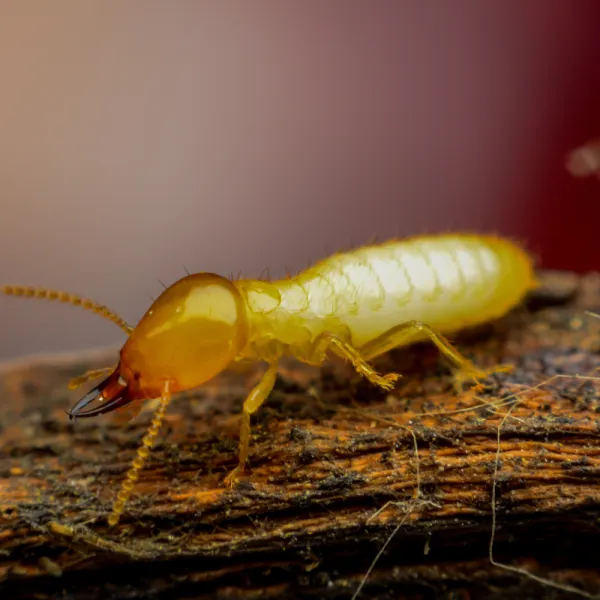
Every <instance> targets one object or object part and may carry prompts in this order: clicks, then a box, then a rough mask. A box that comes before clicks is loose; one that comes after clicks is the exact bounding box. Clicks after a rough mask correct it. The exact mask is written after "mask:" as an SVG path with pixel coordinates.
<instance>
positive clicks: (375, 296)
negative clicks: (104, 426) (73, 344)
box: [2, 234, 537, 526]
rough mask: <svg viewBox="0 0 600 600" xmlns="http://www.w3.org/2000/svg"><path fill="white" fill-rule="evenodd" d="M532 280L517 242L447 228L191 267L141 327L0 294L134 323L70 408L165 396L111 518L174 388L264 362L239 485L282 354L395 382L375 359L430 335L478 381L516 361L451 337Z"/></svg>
mask: <svg viewBox="0 0 600 600" xmlns="http://www.w3.org/2000/svg"><path fill="white" fill-rule="evenodd" d="M536 286H537V281H536V278H535V274H534V267H533V261H532V259H531V257H530V256H529V255H528V253H527V252H526V251H525V250H524V249H522V248H521V247H520V246H518V245H516V244H515V243H513V242H511V241H509V240H507V239H504V238H501V237H496V236H491V235H475V234H443V235H428V236H417V237H412V238H408V239H404V240H392V241H388V242H385V243H381V244H375V245H368V246H363V247H361V248H358V249H355V250H353V251H350V252H346V253H337V254H334V255H332V256H330V257H329V258H327V259H324V260H322V261H320V262H318V263H316V264H315V265H313V266H312V267H309V268H308V269H306V270H304V271H302V272H300V273H299V274H297V275H295V276H290V277H288V278H286V279H282V280H278V281H262V280H252V279H242V280H237V281H232V280H230V279H227V278H225V277H221V276H220V275H216V274H214V273H205V272H201V273H196V274H190V275H187V276H186V277H183V278H182V279H180V280H179V281H176V282H175V283H174V284H172V285H171V286H170V287H168V288H166V289H165V290H164V292H163V293H162V294H161V295H160V296H159V297H158V298H157V299H156V300H155V301H154V303H153V304H152V305H151V306H150V308H149V309H148V311H147V312H146V314H145V315H144V316H143V317H142V319H141V320H140V321H139V323H138V324H137V326H135V328H133V327H131V326H129V325H128V324H127V323H126V322H125V321H124V320H123V319H121V318H120V317H119V316H118V315H117V314H116V313H115V312H113V311H111V310H110V309H108V308H107V307H105V306H103V305H100V304H97V303H95V302H93V301H91V300H87V299H84V298H82V297H80V296H76V295H73V294H69V293H66V292H58V291H54V290H47V289H42V288H31V287H23V286H8V285H7V286H3V287H2V292H3V293H4V294H7V295H13V296H28V297H37V298H47V299H50V300H60V301H63V302H67V303H70V304H74V305H78V306H81V307H83V308H85V309H88V310H91V311H94V312H96V313H98V314H100V315H101V316H103V317H105V318H107V319H109V320H111V321H113V322H114V323H116V324H117V325H118V326H119V327H121V329H122V330H123V331H125V332H126V333H127V335H128V339H127V341H126V342H125V344H124V345H123V347H122V348H121V350H120V354H119V361H118V364H117V365H116V367H112V368H111V369H106V370H104V374H106V372H110V374H109V375H108V377H106V378H105V379H104V380H103V381H102V383H100V384H99V385H98V386H96V387H94V388H93V389H92V390H91V391H89V392H88V393H87V394H85V395H84V396H83V398H81V400H80V401H79V402H77V403H76V404H75V406H73V408H72V409H71V411H70V412H69V413H68V414H69V416H70V418H75V417H79V418H82V417H92V416H96V415H101V414H104V413H108V412H111V411H114V410H116V409H118V408H121V407H125V406H127V405H129V404H131V403H133V402H139V401H142V400H149V399H158V398H160V402H159V406H158V409H157V411H156V414H155V416H154V419H153V421H152V424H151V425H150V427H149V429H148V431H147V433H146V435H145V436H144V438H143V440H142V444H141V445H140V447H139V449H138V452H137V456H136V458H135V459H134V461H133V463H132V465H131V467H130V469H129V471H128V473H127V475H126V478H125V481H124V483H123V484H122V487H121V490H120V491H119V493H118V494H117V497H116V499H115V501H114V503H113V506H112V512H111V514H110V515H109V517H108V523H109V525H110V526H114V525H116V524H117V523H118V521H119V519H120V517H121V515H122V513H123V512H124V508H125V504H126V502H127V500H128V499H129V496H130V495H131V492H132V489H133V487H134V485H135V482H136V481H137V479H138V477H139V474H140V470H141V469H142V468H143V465H144V461H145V459H146V458H147V457H148V455H149V454H150V450H151V448H152V446H153V444H154V441H155V439H156V437H157V435H158V432H159V429H160V426H161V423H162V420H163V417H164V415H165V412H166V410H167V407H168V405H169V401H170V400H171V397H172V395H173V394H175V393H177V392H182V391H185V390H190V389H193V388H196V387H198V386H200V385H201V384H203V383H205V382H207V381H208V380H210V379H212V378H213V377H215V376H216V375H218V374H219V373H221V372H222V371H224V370H225V369H227V368H228V367H230V366H232V365H233V364H234V363H236V362H237V361H240V360H248V359H250V360H254V361H262V362H264V363H266V370H265V372H264V374H263V376H262V379H261V380H260V381H259V383H258V384H257V385H256V386H255V387H254V388H253V389H252V391H251V392H250V394H249V395H248V396H247V398H246V399H245V401H244V404H243V410H242V422H241V428H240V434H239V450H238V464H237V466H236V467H235V469H233V471H232V472H230V473H229V474H228V475H227V477H226V478H225V482H226V484H227V485H230V486H231V485H233V484H234V483H235V482H236V481H237V479H238V478H239V476H240V475H241V474H242V473H243V470H244V468H245V465H246V462H247V459H248V454H249V448H250V419H251V415H252V414H253V413H255V412H256V411H257V410H258V409H259V407H260V406H261V405H262V404H263V402H265V400H266V399H267V397H268V396H269V394H270V393H271V391H272V389H273V385H274V383H275V379H276V375H277V372H278V363H279V360H280V359H281V358H282V357H284V356H286V355H287V356H292V357H295V358H296V359H298V360H300V361H303V362H305V363H308V364H310V365H314V366H319V365H321V364H322V363H323V361H324V360H325V359H326V358H327V355H328V354H329V353H332V354H334V355H338V356H339V357H341V358H343V359H346V360H348V361H349V362H350V363H351V364H352V365H353V367H354V369H356V371H357V372H358V373H360V374H361V375H362V376H364V377H365V378H366V379H367V380H368V381H369V382H371V383H372V384H374V385H375V386H379V387H380V388H383V389H385V390H390V389H392V388H393V387H394V385H395V382H396V381H397V380H398V379H399V377H400V374H398V373H387V374H379V373H377V372H376V371H375V370H374V369H373V367H372V366H371V365H370V364H369V362H370V361H372V359H374V358H376V357H377V356H379V355H381V354H383V353H385V352H387V351H389V350H391V349H392V348H395V347H399V346H404V345H407V344H411V343H413V342H417V341H426V340H430V341H431V342H433V343H434V344H435V346H436V347H437V348H438V350H439V351H440V352H441V354H442V355H443V356H445V357H446V358H447V359H449V361H450V363H451V364H452V365H453V367H454V368H455V369H456V371H455V377H456V378H457V381H460V382H462V381H466V380H474V381H480V380H481V379H483V378H485V377H487V376H488V375H489V374H491V373H493V372H498V371H502V370H509V369H510V367H509V366H507V365H496V366H494V367H492V368H488V369H481V368H478V367H476V366H475V365H474V364H473V363H472V362H471V361H470V360H468V359H467V358H465V357H464V356H462V355H461V354H460V353H459V352H458V350H457V349H456V348H455V347H454V346H453V345H452V344H451V343H450V342H449V341H448V340H447V339H446V338H445V337H444V335H446V334H450V333H453V332H457V331H458V330H461V329H464V328H466V327H469V326H474V325H477V324H481V323H484V322H487V321H490V320H493V319H496V318H499V317H501V316H503V315H504V314H506V313H507V312H508V311H510V310H511V309H512V308H514V307H515V306H516V305H518V304H519V303H520V302H521V300H522V299H523V297H524V296H525V295H526V294H527V292H528V291H530V290H531V289H532V288H534V287H536ZM100 372H102V371H94V372H91V373H90V374H89V376H90V377H91V376H97V375H98V374H99V373H100ZM87 378H88V376H87V375H85V376H83V377H82V378H79V381H78V382H77V383H81V382H82V381H84V380H85V379H87ZM88 407H89V408H88ZM86 408H87V410H86Z"/></svg>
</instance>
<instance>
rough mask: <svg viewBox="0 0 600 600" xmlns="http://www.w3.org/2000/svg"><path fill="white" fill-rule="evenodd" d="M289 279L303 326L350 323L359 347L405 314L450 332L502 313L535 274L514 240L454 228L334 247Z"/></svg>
mask: <svg viewBox="0 0 600 600" xmlns="http://www.w3.org/2000/svg"><path fill="white" fill-rule="evenodd" d="M290 284H291V286H290V287H288V289H287V290H282V291H283V303H284V304H287V309H288V310H291V311H292V312H294V311H295V312H296V313H297V314H298V313H302V317H303V321H304V325H305V327H308V328H309V329H310V330H311V331H313V332H314V333H318V330H319V329H322V328H324V327H329V328H331V327H332V326H333V325H332V324H333V323H337V324H338V325H342V326H347V327H348V329H349V330H350V333H351V335H352V341H353V343H354V345H355V346H357V347H360V346H361V345H362V344H364V343H366V342H368V341H369V340H371V339H374V338H375V337H377V336H378V335H380V334H382V333H384V332H385V331H387V330H389V329H391V328H392V327H394V326H396V325H398V324H400V323H403V322H405V321H411V320H418V321H423V322H425V323H427V324H428V325H430V326H431V327H433V328H435V329H436V330H438V331H439V332H442V333H449V332H452V331H456V330H458V329H461V328H463V327H466V326H470V325H475V324H477V323H481V322H485V321H488V320H490V319H493V318H495V317H499V316H501V315H502V314H504V313H506V312H507V311H508V310H510V309H511V308H512V307H513V306H515V305H516V304H518V303H519V302H520V301H521V299H522V298H523V296H524V295H525V293H526V292H527V291H528V290H530V289H531V288H532V287H534V286H535V276H534V272H533V265H532V261H531V259H530V258H529V257H528V256H527V254H526V253H525V252H524V251H523V250H522V249H521V248H519V247H518V246H516V245H514V244H513V243H511V242H509V241H507V240H504V239H502V238H497V237H492V236H476V235H460V234H456V235H438V236H422V237H416V238H412V239H408V240H404V241H395V242H387V243H384V244H381V245H374V246H366V247H363V248H359V249H357V250H355V251H352V252H349V253H344V254H337V255H334V256H332V257H330V258H327V259H325V260H324V261H321V262H320V263H317V264H316V265H314V266H313V267H311V268H310V269H308V270H306V271H304V272H303V273H301V274H300V275H298V276H297V277H296V278H294V280H293V281H291V282H290ZM293 290H295V292H294V291H293ZM286 292H287V293H286ZM294 305H295V306H294ZM282 308H283V307H282ZM411 341H414V340H411Z"/></svg>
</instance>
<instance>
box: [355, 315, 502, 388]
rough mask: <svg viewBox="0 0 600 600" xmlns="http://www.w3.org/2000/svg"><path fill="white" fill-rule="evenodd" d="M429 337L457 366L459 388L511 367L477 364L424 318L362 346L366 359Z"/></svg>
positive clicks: (388, 332)
mask: <svg viewBox="0 0 600 600" xmlns="http://www.w3.org/2000/svg"><path fill="white" fill-rule="evenodd" d="M423 337H425V338H429V340H431V341H432V342H433V343H434V344H435V345H436V347H437V349H438V350H439V351H440V352H441V353H442V355H443V356H444V357H445V358H446V359H448V360H449V361H450V363H451V364H452V365H453V366H454V368H455V369H456V373H455V375H454V385H455V387H456V389H457V391H462V387H463V385H464V383H465V382H466V381H475V382H478V381H479V380H480V379H485V378H486V377H487V376H488V375H490V374H492V373H500V372H506V371H510V370H512V368H513V367H512V366H511V365H495V366H493V367H491V368H488V369H480V368H478V367H476V366H475V365H474V364H473V363H472V362H471V361H470V360H469V359H468V358H466V357H464V356H463V355H462V354H461V353H460V352H459V351H458V350H457V349H456V348H455V347H454V346H453V345H452V344H451V343H450V342H449V341H448V340H447V339H446V338H444V337H443V336H442V335H440V334H439V333H437V332H436V331H434V330H433V329H432V328H431V327H430V326H429V325H427V324H425V323H422V322H421V321H407V322H406V323H401V324H400V325H397V326H396V327H393V328H392V329H390V330H389V331H386V332H385V333H383V334H382V335H380V336H379V337H378V338H375V339H374V340H372V341H370V342H368V343H367V344H365V345H364V346H363V347H362V348H360V353H361V355H362V356H363V357H364V358H365V359H366V360H369V359H372V358H375V357H376V356H379V355H381V354H383V353H384V352H388V351H389V350H391V349H392V348H396V347H398V346H402V345H404V344H408V343H410V342H411V340H414V338H423Z"/></svg>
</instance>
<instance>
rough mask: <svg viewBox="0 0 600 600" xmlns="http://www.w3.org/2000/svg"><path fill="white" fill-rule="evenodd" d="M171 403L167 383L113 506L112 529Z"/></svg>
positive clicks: (111, 515)
mask: <svg viewBox="0 0 600 600" xmlns="http://www.w3.org/2000/svg"><path fill="white" fill-rule="evenodd" d="M170 401H171V392H170V385H169V383H168V382H167V383H165V387H164V389H163V393H162V396H161V397H160V404H159V405H158V408H157V409H156V413H155V415H154V419H152V423H151V424H150V427H148V431H147V432H146V435H145V436H144V437H143V439H142V443H141V444H140V447H139V448H138V451H137V456H136V457H135V459H134V460H133V462H132V463H131V467H129V471H127V475H126V476H125V481H124V482H123V484H122V485H121V489H120V490H119V493H118V494H117V498H116V500H115V502H114V504H113V506H112V512H111V513H110V515H109V517H108V524H109V526H110V527H114V526H115V525H116V524H117V523H118V522H119V519H120V518H121V515H122V514H123V511H124V509H125V504H126V503H127V500H129V497H130V496H131V492H132V490H133V486H134V485H135V482H136V481H137V480H138V477H139V476H140V471H141V470H142V469H143V468H144V463H145V462H146V459H147V458H148V456H150V451H151V450H152V446H154V442H155V441H156V437H157V436H158V432H159V431H160V427H161V425H162V422H163V419H164V417H165V413H166V412H167V408H168V406H169V402H170Z"/></svg>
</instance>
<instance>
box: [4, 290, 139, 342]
mask: <svg viewBox="0 0 600 600" xmlns="http://www.w3.org/2000/svg"><path fill="white" fill-rule="evenodd" d="M0 291H1V292H2V293H3V294H4V295H6V296H21V297H24V298H42V299H44V300H58V301H59V302H64V303H65V304H72V305H73V306H81V308H83V309H84V310H90V311H92V312H94V313H96V314H97V315H100V316H101V317H104V318H105V319H108V320H109V321H112V322H113V323H114V324H115V325H116V326H117V327H120V328H121V329H122V330H123V331H124V332H125V333H126V334H127V335H130V334H131V332H132V331H133V327H131V325H128V324H127V323H126V322H125V320H124V319H122V318H121V317H120V316H119V315H118V314H117V313H116V312H114V311H113V310H111V309H110V308H108V307H107V306H104V305H103V304H98V303H97V302H94V301H93V300H90V299H88V298H84V297H83V296H77V295H76V294H71V293H69V292H62V291H59V290H49V289H47V288H38V287H30V286H26V285H3V286H2V287H0Z"/></svg>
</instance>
